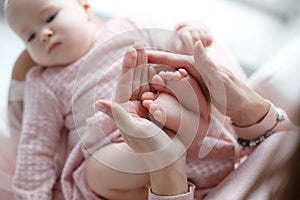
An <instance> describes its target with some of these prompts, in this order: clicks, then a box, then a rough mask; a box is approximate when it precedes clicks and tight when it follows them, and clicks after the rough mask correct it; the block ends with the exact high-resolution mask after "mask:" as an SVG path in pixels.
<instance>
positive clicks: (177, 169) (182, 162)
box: [150, 155, 189, 196]
mask: <svg viewBox="0 0 300 200" xmlns="http://www.w3.org/2000/svg"><path fill="white" fill-rule="evenodd" d="M150 181H151V190H152V193H154V194H156V195H160V196H174V195H179V194H185V193H187V192H188V191H189V189H188V187H189V186H188V182H187V174H186V157H185V155H184V156H182V157H180V158H179V159H178V160H177V161H175V162H174V163H172V164H170V165H169V166H166V167H164V168H162V169H159V170H156V171H153V172H150Z"/></svg>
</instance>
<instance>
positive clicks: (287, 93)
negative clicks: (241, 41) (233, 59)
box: [248, 37, 300, 125]
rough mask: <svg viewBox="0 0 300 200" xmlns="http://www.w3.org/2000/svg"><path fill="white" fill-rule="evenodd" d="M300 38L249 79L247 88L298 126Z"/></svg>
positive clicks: (299, 107) (299, 108) (299, 109)
mask: <svg viewBox="0 0 300 200" xmlns="http://www.w3.org/2000/svg"><path fill="white" fill-rule="evenodd" d="M299 75H300V37H299V38H296V39H295V40H292V42H291V43H289V44H288V45H287V47H286V48H284V49H283V50H282V51H280V52H279V53H278V54H277V55H275V56H274V57H272V59H271V60H270V61H269V62H267V63H266V64H265V65H264V66H263V67H261V68H259V69H258V70H257V71H256V72H254V73H253V74H252V76H251V77H250V78H249V82H248V83H249V86H250V87H251V88H253V89H254V90H255V91H256V92H258V93H259V94H260V95H261V96H263V97H264V98H267V99H269V100H270V101H271V102H273V103H274V104H275V105H276V106H277V107H280V108H282V109H283V110H285V111H286V112H287V114H288V116H289V118H290V119H291V120H292V121H293V122H294V123H295V124H298V125H299V120H298V119H296V118H297V116H299V115H298V114H299V113H298V112H299V111H300V76H299Z"/></svg>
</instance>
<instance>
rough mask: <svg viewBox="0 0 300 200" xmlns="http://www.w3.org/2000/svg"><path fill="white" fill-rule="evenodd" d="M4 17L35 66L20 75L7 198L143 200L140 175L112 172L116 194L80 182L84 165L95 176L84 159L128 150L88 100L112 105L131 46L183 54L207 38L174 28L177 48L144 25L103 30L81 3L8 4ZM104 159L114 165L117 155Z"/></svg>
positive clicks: (12, 0)
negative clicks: (18, 123) (16, 139)
mask: <svg viewBox="0 0 300 200" xmlns="http://www.w3.org/2000/svg"><path fill="white" fill-rule="evenodd" d="M16 13H18V14H17V15H16ZM5 15H6V18H7V21H8V23H9V25H10V27H11V28H12V30H13V31H14V32H15V33H16V34H17V35H18V36H19V37H20V38H21V39H22V41H23V42H24V44H25V47H26V50H27V52H28V53H29V55H30V57H31V59H32V60H33V61H34V62H35V63H36V66H35V67H33V68H31V69H30V70H29V72H28V73H27V76H26V84H25V95H24V110H23V115H22V116H23V119H22V120H23V121H22V131H21V135H20V143H19V147H18V148H19V150H18V157H17V161H16V165H17V166H16V170H15V174H14V185H13V187H14V193H15V198H16V199H101V198H102V197H103V198H112V199H114V198H116V197H120V194H125V193H126V194H127V196H126V198H128V199H145V198H147V193H148V190H147V189H145V188H147V186H148V183H149V181H148V178H147V174H141V178H142V179H139V178H138V179H134V178H135V177H137V176H138V175H137V174H135V173H127V174H126V176H125V177H126V178H125V179H124V177H123V176H122V175H124V173H119V174H118V175H120V176H119V178H118V181H117V183H118V184H117V185H115V187H114V188H113V189H117V190H113V189H111V188H109V190H106V188H105V186H106V184H103V187H102V185H100V186H97V187H95V181H96V182H97V180H94V179H93V177H87V176H86V175H85V174H86V170H87V169H86V166H87V165H88V166H89V167H90V168H89V169H91V170H95V172H97V170H98V166H99V163H97V162H94V163H93V162H90V160H91V158H92V157H93V156H91V155H97V152H98V150H99V149H101V150H102V149H104V150H105V148H107V147H110V146H117V147H119V148H121V149H124V151H127V150H128V149H129V147H128V146H126V143H124V141H123V140H122V138H121V137H120V134H119V130H118V129H117V128H116V127H115V125H114V123H113V122H112V121H111V120H110V119H108V118H107V117H106V116H105V115H101V113H100V114H97V115H95V113H94V112H95V111H94V110H93V108H92V105H93V103H94V101H95V99H107V100H110V99H112V98H113V92H112V91H113V90H114V88H115V84H116V81H117V78H118V73H119V71H120V70H121V66H122V57H123V55H124V52H125V50H126V49H128V48H129V47H132V45H133V43H134V42H135V41H142V42H143V44H145V45H146V46H149V47H151V48H155V49H162V50H166V51H171V52H178V53H184V52H185V53H188V49H189V46H188V45H190V44H192V43H193V42H195V41H196V40H199V39H202V40H203V41H204V40H207V41H209V40H211V36H210V35H207V34H206V31H203V30H201V29H198V27H197V26H196V28H195V30H194V31H198V32H199V34H189V35H188V36H187V35H186V32H184V30H186V31H190V30H192V29H191V27H195V26H194V25H193V26H189V25H186V26H182V25H181V26H180V27H179V28H178V31H179V32H181V33H184V35H185V36H184V38H185V39H184V40H182V41H183V42H180V43H179V45H178V43H176V42H175V41H176V40H178V39H180V37H177V34H176V33H174V32H172V31H166V30H164V31H163V30H156V29H144V28H147V26H145V25H142V24H139V23H138V22H136V21H133V20H132V19H127V18H126V19H115V20H111V21H109V22H107V23H106V24H103V23H101V21H100V22H99V21H98V20H97V19H96V18H95V16H94V14H93V12H92V10H91V7H90V5H89V3H88V1H87V0H39V1H36V0H9V1H7V2H6V6H5ZM203 33H204V34H203ZM158 35H160V36H161V37H158ZM181 35H182V34H181ZM195 35H196V36H195ZM187 39H189V40H190V41H188V42H187ZM180 41H181V40H180ZM206 43H207V44H208V45H210V42H206ZM95 121H96V122H97V123H96V124H95ZM99 126H100V127H99ZM103 152H104V151H103V150H102V151H101V153H103ZM106 153H107V154H105V155H106V156H107V157H114V156H115V159H116V160H117V159H118V158H119V157H120V156H122V155H118V154H112V153H111V152H106ZM118 156H119V157H118ZM123 164H124V165H125V163H123ZM129 164H130V166H129V168H131V167H132V165H133V163H129ZM99 172H100V170H99ZM104 176H105V174H103V177H104ZM128 179H130V180H132V181H130V182H129V181H128ZM135 180H143V182H142V184H141V182H136V181H135ZM99 188H100V189H99ZM102 188H104V189H102ZM133 188H134V189H133ZM107 191H108V192H107ZM122 197H123V196H122ZM126 198H125V196H124V198H122V199H126Z"/></svg>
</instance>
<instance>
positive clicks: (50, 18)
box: [46, 12, 58, 23]
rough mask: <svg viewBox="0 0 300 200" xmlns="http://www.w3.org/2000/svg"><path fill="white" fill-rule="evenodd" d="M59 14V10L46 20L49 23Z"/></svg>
mask: <svg viewBox="0 0 300 200" xmlns="http://www.w3.org/2000/svg"><path fill="white" fill-rule="evenodd" d="M57 14H58V12H56V13H55V14H53V15H50V17H48V19H47V20H46V22H47V23H50V22H52V21H53V20H54V19H55V17H56V15H57Z"/></svg>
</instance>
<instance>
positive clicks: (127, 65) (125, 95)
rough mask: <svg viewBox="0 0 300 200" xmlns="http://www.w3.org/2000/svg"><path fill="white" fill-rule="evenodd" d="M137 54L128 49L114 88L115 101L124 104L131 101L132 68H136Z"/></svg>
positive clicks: (133, 50)
mask: <svg viewBox="0 0 300 200" xmlns="http://www.w3.org/2000/svg"><path fill="white" fill-rule="evenodd" d="M136 60H137V52H136V50H135V49H134V48H132V49H129V50H128V51H127V52H126V54H125V57H124V59H123V65H122V71H121V74H120V77H119V80H118V84H117V88H116V93H115V94H116V96H115V101H116V102H118V103H122V102H126V101H128V100H130V99H131V96H132V92H133V91H132V88H133V83H132V80H133V78H134V67H135V66H136Z"/></svg>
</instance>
